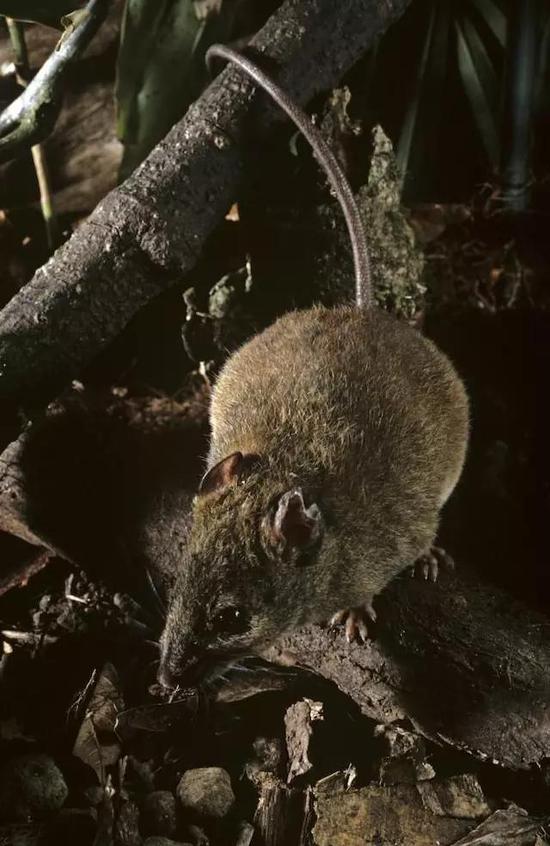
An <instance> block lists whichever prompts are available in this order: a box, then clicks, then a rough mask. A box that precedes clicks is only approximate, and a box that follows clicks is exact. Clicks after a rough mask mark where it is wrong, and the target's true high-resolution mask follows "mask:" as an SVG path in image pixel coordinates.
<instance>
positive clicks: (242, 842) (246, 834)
mask: <svg viewBox="0 0 550 846" xmlns="http://www.w3.org/2000/svg"><path fill="white" fill-rule="evenodd" d="M254 834H255V830H254V826H253V825H250V823H249V822H246V820H244V821H243V822H241V824H240V826H239V832H238V834H237V840H236V842H235V846H250V844H251V843H252V840H253V839H254Z"/></svg>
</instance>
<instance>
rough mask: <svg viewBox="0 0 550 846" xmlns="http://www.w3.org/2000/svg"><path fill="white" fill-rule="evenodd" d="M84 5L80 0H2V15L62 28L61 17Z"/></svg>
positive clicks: (0, 7) (0, 12) (0, 3)
mask: <svg viewBox="0 0 550 846" xmlns="http://www.w3.org/2000/svg"><path fill="white" fill-rule="evenodd" d="M82 5H84V4H83V2H79V0H0V15H4V17H6V18H15V20H18V21H29V22H32V23H41V24H46V26H51V27H54V28H55V29H62V25H61V18H62V17H63V16H64V15H67V14H69V13H70V12H74V11H75V9H76V8H77V7H80V6H82Z"/></svg>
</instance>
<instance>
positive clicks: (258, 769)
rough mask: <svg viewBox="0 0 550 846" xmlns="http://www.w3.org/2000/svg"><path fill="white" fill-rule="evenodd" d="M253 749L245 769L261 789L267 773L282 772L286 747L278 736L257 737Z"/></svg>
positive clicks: (276, 773) (251, 779)
mask: <svg viewBox="0 0 550 846" xmlns="http://www.w3.org/2000/svg"><path fill="white" fill-rule="evenodd" d="M252 750H253V753H252V755H251V757H250V758H249V760H248V761H247V762H246V764H245V767H244V771H245V773H246V775H247V777H248V778H249V779H250V781H251V782H252V783H253V784H255V785H256V787H258V789H259V788H260V786H261V784H262V782H263V780H264V778H265V775H266V774H267V773H274V774H275V775H278V774H282V770H283V761H284V755H283V752H284V749H283V744H282V742H281V740H280V738H278V737H257V738H256V739H255V741H254V743H253V744H252Z"/></svg>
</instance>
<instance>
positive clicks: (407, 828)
mask: <svg viewBox="0 0 550 846" xmlns="http://www.w3.org/2000/svg"><path fill="white" fill-rule="evenodd" d="M315 812H316V817H317V820H316V823H315V826H314V828H313V842H314V844H315V846H366V844H371V843H376V844H377V846H394V844H400V846H401V845H402V844H413V843H414V846H434V843H439V844H441V846H449V845H450V844H452V843H455V841H456V840H458V839H459V838H460V837H463V836H464V835H465V834H467V833H468V832H469V831H470V830H471V829H472V828H473V827H474V822H473V821H472V820H465V819H454V818H450V817H441V816H438V815H437V814H433V813H432V812H431V811H430V810H428V809H427V808H426V807H425V805H424V803H423V801H422V798H421V796H420V793H419V791H418V789H417V786H416V785H408V784H399V785H392V786H389V787H385V786H378V785H376V786H369V787H365V788H363V789H361V790H350V791H348V792H347V793H342V792H337V793H334V794H332V795H331V794H329V793H317V792H316V793H315Z"/></svg>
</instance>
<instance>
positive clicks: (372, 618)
mask: <svg viewBox="0 0 550 846" xmlns="http://www.w3.org/2000/svg"><path fill="white" fill-rule="evenodd" d="M371 603H372V599H369V600H368V601H367V602H365V603H364V604H363V605H358V606H356V607H355V608H344V609H342V610H341V611H337V612H336V614H333V615H332V617H331V618H330V624H329V625H330V626H331V628H336V627H337V626H338V627H339V626H344V631H345V633H346V640H347V642H348V643H352V641H354V640H357V641H359V642H360V643H364V642H365V641H366V640H367V638H368V636H369V630H368V624H369V623H375V622H376V611H375V610H374V608H373V607H372V604H371Z"/></svg>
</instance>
